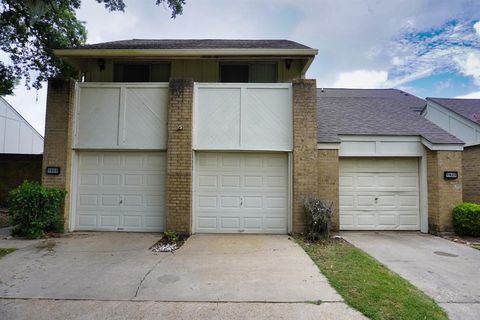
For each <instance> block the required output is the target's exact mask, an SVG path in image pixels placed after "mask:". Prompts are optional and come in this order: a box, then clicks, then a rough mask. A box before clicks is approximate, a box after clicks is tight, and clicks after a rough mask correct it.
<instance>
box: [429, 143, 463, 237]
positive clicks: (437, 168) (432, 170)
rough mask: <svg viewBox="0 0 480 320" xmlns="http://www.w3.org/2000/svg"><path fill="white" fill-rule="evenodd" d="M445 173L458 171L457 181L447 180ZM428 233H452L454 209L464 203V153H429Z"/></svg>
mask: <svg viewBox="0 0 480 320" xmlns="http://www.w3.org/2000/svg"><path fill="white" fill-rule="evenodd" d="M444 171H458V173H459V177H458V179H455V180H445V179H444V178H443V172H444ZM427 184H428V231H429V232H430V233H434V234H436V233H440V232H445V231H452V209H453V208H454V207H455V206H456V205H458V204H460V203H462V152H460V151H430V150H428V151H427Z"/></svg>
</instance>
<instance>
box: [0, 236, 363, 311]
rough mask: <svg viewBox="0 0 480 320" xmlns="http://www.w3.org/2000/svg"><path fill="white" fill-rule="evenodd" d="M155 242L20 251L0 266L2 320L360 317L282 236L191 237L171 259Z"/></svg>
mask: <svg viewBox="0 0 480 320" xmlns="http://www.w3.org/2000/svg"><path fill="white" fill-rule="evenodd" d="M158 239H159V235H158V234H135V233H75V234H70V235H67V236H65V237H62V238H58V239H50V240H45V241H41V242H35V243H33V244H31V245H29V246H24V247H23V248H21V249H19V250H18V251H16V252H15V253H12V254H9V255H7V256H5V257H4V258H2V259H1V260H0V318H1V319H8V318H12V319H17V318H25V319H27V318H29V316H31V315H35V318H37V319H42V315H43V316H44V318H46V319H47V318H48V319H50V317H51V313H48V312H46V310H54V312H53V314H54V315H55V316H58V317H57V318H58V319H62V318H69V319H76V318H77V319H80V318H82V317H83V316H85V314H84V312H85V310H90V311H91V312H94V313H93V314H95V315H96V317H97V316H98V317H102V318H105V317H108V318H117V317H115V315H118V316H119V318H121V319H123V318H128V319H135V318H137V317H138V318H142V319H143V318H149V316H148V315H150V316H151V317H152V318H155V317H156V316H158V315H159V314H162V315H165V316H171V318H172V319H173V318H188V319H192V317H193V318H215V317H217V316H218V315H219V314H224V315H225V316H228V317H233V318H237V319H238V318H240V319H243V318H246V317H245V315H248V314H250V315H252V314H254V313H255V312H260V313H261V314H259V315H257V317H260V318H271V317H279V318H282V317H284V316H286V317H287V318H292V317H296V315H302V317H303V318H309V317H311V318H315V317H316V316H319V315H322V316H324V317H325V318H326V319H328V318H336V319H337V318H340V319H341V318H343V319H352V318H359V319H360V318H362V316H361V315H360V314H359V313H358V312H356V311H354V310H352V309H351V308H349V307H348V306H346V305H345V304H344V303H343V300H342V299H341V297H340V296H339V295H338V294H337V293H336V292H335V291H334V289H332V287H331V286H330V285H329V284H328V282H327V280H326V279H325V278H324V277H323V276H322V275H321V274H320V273H319V271H318V269H317V267H316V266H315V265H314V264H313V262H312V261H311V260H310V258H309V257H308V256H307V255H306V254H305V253H304V252H303V250H302V249H301V248H300V247H299V246H298V245H297V244H295V243H294V242H293V241H292V240H290V238H289V237H287V236H258V235H252V236H250V235H194V236H192V237H190V238H189V239H188V241H187V242H186V243H185V245H184V246H183V247H182V248H180V250H178V251H176V252H175V253H173V254H172V253H157V254H155V253H152V252H150V251H149V250H148V248H149V247H150V246H151V245H152V244H154V243H155V242H156V241H157V240H158ZM7 246H8V242H7V243H5V241H0V247H7ZM312 302H316V303H318V302H321V304H320V305H317V304H312ZM290 305H291V306H292V307H291V308H290V307H289V306H290ZM119 310H123V311H122V312H120V313H119ZM174 310H175V312H173V311H174ZM209 315H210V316H209ZM264 315H265V317H264ZM167 318H168V317H167Z"/></svg>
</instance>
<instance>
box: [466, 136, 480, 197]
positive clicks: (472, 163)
mask: <svg viewBox="0 0 480 320" xmlns="http://www.w3.org/2000/svg"><path fill="white" fill-rule="evenodd" d="M462 165H463V201H465V202H476V203H480V145H477V146H473V147H467V148H465V149H464V150H463V161H462Z"/></svg>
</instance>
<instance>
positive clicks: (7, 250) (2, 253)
mask: <svg viewBox="0 0 480 320" xmlns="http://www.w3.org/2000/svg"><path fill="white" fill-rule="evenodd" d="M15 250H16V249H14V248H0V258H2V257H3V256H5V255H7V254H9V253H12V252H13V251H15Z"/></svg>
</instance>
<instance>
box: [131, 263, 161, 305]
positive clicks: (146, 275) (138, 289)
mask: <svg viewBox="0 0 480 320" xmlns="http://www.w3.org/2000/svg"><path fill="white" fill-rule="evenodd" d="M165 258H166V256H165V257H161V258H160V259H159V260H158V261H157V262H156V263H155V264H154V265H153V266H152V267H151V268H150V269H148V271H147V272H146V273H145V274H144V275H143V277H142V279H141V280H140V283H139V284H138V286H137V290H135V295H134V296H133V298H132V299H135V298H136V297H137V296H138V292H139V291H140V288H141V287H142V284H143V282H145V279H146V278H147V277H148V275H149V274H150V273H151V272H152V271H153V269H155V268H156V267H157V266H158V265H159V264H160V263H161V262H162V261H163V260H164V259H165Z"/></svg>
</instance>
